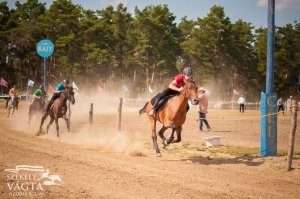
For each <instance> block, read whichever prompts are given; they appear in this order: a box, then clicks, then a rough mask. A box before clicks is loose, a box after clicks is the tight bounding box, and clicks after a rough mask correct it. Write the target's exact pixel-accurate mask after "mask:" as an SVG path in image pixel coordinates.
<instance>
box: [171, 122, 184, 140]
mask: <svg viewBox="0 0 300 199" xmlns="http://www.w3.org/2000/svg"><path fill="white" fill-rule="evenodd" d="M181 131H182V127H181V126H180V127H178V128H176V135H177V139H176V140H174V141H173V142H172V143H176V142H180V141H181Z"/></svg>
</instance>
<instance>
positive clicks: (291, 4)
mask: <svg viewBox="0 0 300 199" xmlns="http://www.w3.org/2000/svg"><path fill="white" fill-rule="evenodd" d="M257 5H258V6H260V7H263V8H268V0H257ZM291 8H293V9H295V8H296V9H299V8H300V0H275V9H276V10H278V11H282V10H288V9H291Z"/></svg>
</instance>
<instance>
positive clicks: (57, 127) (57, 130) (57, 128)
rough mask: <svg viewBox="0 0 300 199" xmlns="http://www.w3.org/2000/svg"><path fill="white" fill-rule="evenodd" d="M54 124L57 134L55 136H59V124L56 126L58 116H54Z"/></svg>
mask: <svg viewBox="0 0 300 199" xmlns="http://www.w3.org/2000/svg"><path fill="white" fill-rule="evenodd" d="M55 125H56V134H57V137H58V138H59V126H58V118H57V117H56V118H55Z"/></svg>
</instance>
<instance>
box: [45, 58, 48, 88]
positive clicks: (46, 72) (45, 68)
mask: <svg viewBox="0 0 300 199" xmlns="http://www.w3.org/2000/svg"><path fill="white" fill-rule="evenodd" d="M44 88H45V90H46V91H47V89H48V86H47V59H46V57H44Z"/></svg>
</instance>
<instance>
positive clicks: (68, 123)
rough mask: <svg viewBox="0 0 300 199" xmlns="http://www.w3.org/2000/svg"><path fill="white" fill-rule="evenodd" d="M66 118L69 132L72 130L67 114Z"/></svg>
mask: <svg viewBox="0 0 300 199" xmlns="http://www.w3.org/2000/svg"><path fill="white" fill-rule="evenodd" d="M64 120H65V121H66V124H67V128H68V132H70V120H69V119H68V118H67V116H66V115H64Z"/></svg>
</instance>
